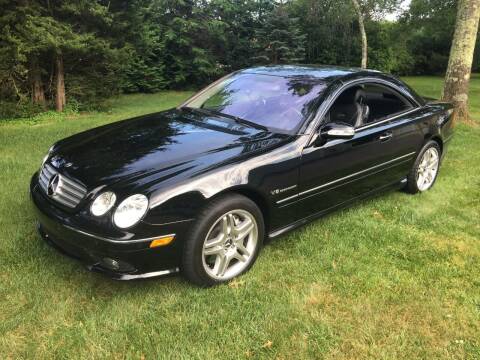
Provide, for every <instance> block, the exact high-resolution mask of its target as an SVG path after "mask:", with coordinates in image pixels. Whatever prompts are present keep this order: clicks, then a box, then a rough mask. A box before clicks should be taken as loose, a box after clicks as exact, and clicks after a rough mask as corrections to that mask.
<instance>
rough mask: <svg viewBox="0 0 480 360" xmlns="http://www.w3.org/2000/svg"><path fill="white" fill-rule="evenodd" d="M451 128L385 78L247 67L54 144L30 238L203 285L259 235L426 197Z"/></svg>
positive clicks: (250, 255) (228, 270)
mask: <svg viewBox="0 0 480 360" xmlns="http://www.w3.org/2000/svg"><path fill="white" fill-rule="evenodd" d="M452 133H453V128H452V106H451V105H450V104H447V103H441V102H429V101H426V100H425V99H423V98H422V97H420V96H418V95H417V94H416V93H415V92H414V91H413V90H412V89H410V88H409V87H408V86H407V85H405V84H404V83H403V82H402V81H400V80H398V79H396V78H394V77H392V76H390V75H385V74H382V73H380V72H377V71H370V70H360V69H345V68H337V67H320V66H266V67H256V68H250V69H246V70H242V71H237V72H234V73H232V74H230V75H228V76H226V77H224V78H222V79H220V80H218V81H216V82H215V83H213V84H211V85H210V86H208V87H207V88H205V89H204V90H202V91H200V92H199V93H197V94H196V95H194V96H193V97H191V98H190V99H189V100H187V101H186V102H185V103H183V104H182V105H180V106H178V107H177V108H175V109H171V110H167V111H163V112H159V113H155V114H150V115H145V116H140V117H137V118H133V119H129V120H124V121H120V122H116V123H113V124H109V125H105V126H102V127H98V128H94V129H91V130H88V131H85V132H82V133H80V134H76V135H74V136H71V137H68V138H66V139H63V140H60V141H59V142H57V143H56V144H54V145H53V146H52V148H51V149H50V150H49V152H48V154H47V155H46V156H45V159H44V161H43V163H42V166H41V168H40V170H39V171H38V172H37V173H36V174H34V176H33V177H32V180H31V185H30V191H31V197H32V201H33V204H34V208H35V210H36V214H37V217H38V229H39V232H40V234H41V236H42V237H43V238H44V239H45V240H46V241H47V242H48V243H50V244H51V245H53V246H55V247H56V248H58V249H59V250H61V251H63V252H64V253H66V254H68V255H70V256H73V257H76V258H78V259H80V260H81V261H83V262H84V263H85V264H86V265H87V266H88V268H89V269H92V270H97V271H102V272H104V273H107V274H109V275H110V276H112V277H114V278H117V279H123V280H127V279H135V278H146V277H152V276H159V275H165V274H170V273H174V272H178V271H181V272H182V273H183V274H184V275H185V276H186V277H187V278H188V279H189V280H191V281H193V282H194V283H196V284H199V285H202V286H209V285H214V284H217V283H222V282H225V281H228V280H229V279H232V278H234V277H236V276H238V275H240V274H242V273H244V272H245V271H247V270H248V269H249V268H250V267H251V266H252V265H253V263H254V262H255V259H256V258H257V256H258V253H259V251H260V249H261V247H262V244H263V243H264V241H265V239H268V238H274V237H276V236H279V235H280V234H283V233H285V232H286V231H288V230H291V229H293V228H295V227H297V226H299V225H302V224H304V223H306V222H308V221H310V220H312V219H314V218H317V217H318V216H321V215H323V214H325V213H327V212H329V211H332V210H334V209H337V208H339V207H343V206H346V205H348V204H350V203H352V202H353V201H355V200H358V199H360V198H364V197H366V196H369V195H372V194H375V193H378V192H380V191H384V190H387V189H392V188H405V189H406V190H407V191H408V192H410V193H416V192H422V191H426V190H428V189H429V188H430V187H431V186H432V185H433V184H434V182H435V179H436V177H437V174H438V169H439V166H440V162H441V159H442V158H443V156H444V154H445V152H446V149H447V144H448V141H449V140H450V139H451V137H452Z"/></svg>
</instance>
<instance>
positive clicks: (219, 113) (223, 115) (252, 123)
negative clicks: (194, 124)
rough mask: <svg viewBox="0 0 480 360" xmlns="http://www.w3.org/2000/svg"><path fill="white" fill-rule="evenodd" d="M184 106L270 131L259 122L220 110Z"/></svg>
mask: <svg viewBox="0 0 480 360" xmlns="http://www.w3.org/2000/svg"><path fill="white" fill-rule="evenodd" d="M185 108H186V109H188V110H193V111H198V112H200V113H203V114H206V115H211V114H213V115H216V116H221V117H224V118H227V119H232V120H234V121H235V122H236V123H238V124H241V125H247V126H248V127H253V128H257V129H260V130H264V131H270V130H269V129H268V128H267V127H266V126H264V125H260V124H257V123H254V122H252V121H249V120H245V119H242V118H239V117H238V116H235V115H230V114H224V113H222V112H220V111H216V110H211V109H204V108H192V107H185Z"/></svg>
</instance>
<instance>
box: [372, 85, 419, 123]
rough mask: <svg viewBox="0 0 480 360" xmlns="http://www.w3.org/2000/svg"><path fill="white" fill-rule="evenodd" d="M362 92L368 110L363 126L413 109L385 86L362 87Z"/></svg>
mask: <svg viewBox="0 0 480 360" xmlns="http://www.w3.org/2000/svg"><path fill="white" fill-rule="evenodd" d="M363 91H364V92H365V102H366V104H367V106H368V108H369V114H368V117H367V118H366V119H365V120H364V124H368V123H372V122H375V121H379V120H382V119H385V118H387V117H390V116H392V115H395V114H398V113H401V112H403V111H406V110H409V109H411V108H412V107H413V106H412V104H411V103H410V102H409V101H408V100H407V99H405V98H404V97H402V96H401V95H399V94H397V93H396V92H395V91H394V90H390V89H389V88H387V87H385V86H381V85H376V84H368V85H365V86H364V88H363Z"/></svg>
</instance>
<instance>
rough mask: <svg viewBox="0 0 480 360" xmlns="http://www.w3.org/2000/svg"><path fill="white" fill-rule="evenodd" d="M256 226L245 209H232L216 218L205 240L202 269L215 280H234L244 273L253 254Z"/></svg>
mask: <svg viewBox="0 0 480 360" xmlns="http://www.w3.org/2000/svg"><path fill="white" fill-rule="evenodd" d="M257 244H258V225H257V221H256V220H255V217H254V216H253V215H252V214H250V213H249V212H248V211H246V210H241V209H237V210H232V211H229V212H227V213H226V214H223V215H222V216H220V217H219V218H218V219H217V220H216V221H215V223H214V224H213V225H212V227H211V228H210V230H209V231H208V233H207V236H206V237H205V241H204V243H203V249H202V262H203V267H204V269H205V271H206V272H207V274H208V275H209V276H211V277H212V278H214V279H217V280H228V279H231V278H234V277H235V276H237V275H238V274H240V273H241V272H242V271H243V270H245V269H246V268H247V267H248V265H249V264H250V262H251V261H252V259H253V256H254V255H255V251H256V250H257Z"/></svg>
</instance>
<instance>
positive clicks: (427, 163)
mask: <svg viewBox="0 0 480 360" xmlns="http://www.w3.org/2000/svg"><path fill="white" fill-rule="evenodd" d="M439 162H440V155H439V153H438V150H437V149H436V148H434V147H431V148H428V149H427V150H426V151H425V152H424V153H423V156H422V159H421V160H420V163H419V164H418V168H417V187H418V190H420V191H426V190H428V189H429V188H430V187H431V186H432V184H433V182H434V181H435V177H436V176H437V172H438V165H439Z"/></svg>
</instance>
